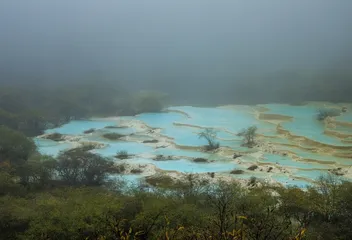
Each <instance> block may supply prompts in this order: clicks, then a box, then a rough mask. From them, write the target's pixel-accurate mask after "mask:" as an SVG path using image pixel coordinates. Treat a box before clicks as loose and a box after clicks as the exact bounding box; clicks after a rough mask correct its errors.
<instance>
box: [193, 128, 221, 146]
mask: <svg viewBox="0 0 352 240" xmlns="http://www.w3.org/2000/svg"><path fill="white" fill-rule="evenodd" d="M216 135H217V134H216V132H215V131H214V129H212V128H206V129H205V130H204V131H203V132H201V133H198V136H199V138H204V139H205V140H207V142H208V145H207V146H206V150H208V151H210V150H214V149H217V148H219V147H220V144H219V142H216V141H215V138H216Z"/></svg>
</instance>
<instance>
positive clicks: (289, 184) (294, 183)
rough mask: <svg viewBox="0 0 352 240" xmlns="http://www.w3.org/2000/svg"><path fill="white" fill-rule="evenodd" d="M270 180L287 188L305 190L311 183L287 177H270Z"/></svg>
mask: <svg viewBox="0 0 352 240" xmlns="http://www.w3.org/2000/svg"><path fill="white" fill-rule="evenodd" d="M272 178H273V179H274V180H276V181H278V182H280V183H282V184H283V185H285V186H287V187H294V186H296V187H299V188H306V187H308V186H310V185H312V183H310V182H308V181H304V180H300V179H295V178H294V177H290V176H287V175H274V176H272Z"/></svg>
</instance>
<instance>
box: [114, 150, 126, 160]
mask: <svg viewBox="0 0 352 240" xmlns="http://www.w3.org/2000/svg"><path fill="white" fill-rule="evenodd" d="M129 156H130V155H129V154H128V152H127V151H125V150H121V151H119V152H117V154H116V156H115V157H116V158H118V159H127V158H129Z"/></svg>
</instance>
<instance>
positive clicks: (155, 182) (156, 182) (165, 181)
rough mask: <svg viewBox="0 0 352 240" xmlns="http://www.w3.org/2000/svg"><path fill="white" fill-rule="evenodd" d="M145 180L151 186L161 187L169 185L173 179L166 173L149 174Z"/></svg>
mask: <svg viewBox="0 0 352 240" xmlns="http://www.w3.org/2000/svg"><path fill="white" fill-rule="evenodd" d="M145 181H146V182H147V183H148V184H150V185H152V186H158V187H163V188H168V187H171V186H172V185H173V184H174V181H173V179H172V178H171V177H170V176H168V175H158V176H150V177H147V178H146V179H145Z"/></svg>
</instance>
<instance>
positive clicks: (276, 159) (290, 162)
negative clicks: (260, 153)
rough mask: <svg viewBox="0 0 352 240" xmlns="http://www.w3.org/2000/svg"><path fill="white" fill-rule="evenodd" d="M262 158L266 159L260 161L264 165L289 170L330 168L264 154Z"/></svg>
mask: <svg viewBox="0 0 352 240" xmlns="http://www.w3.org/2000/svg"><path fill="white" fill-rule="evenodd" d="M264 157H265V158H266V159H265V160H262V161H261V162H263V163H265V162H267V163H274V164H278V165H280V166H284V167H290V168H302V169H328V168H331V166H326V165H323V164H318V163H306V162H301V161H294V160H292V159H291V158H289V157H284V156H280V155H274V154H265V155H264Z"/></svg>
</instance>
